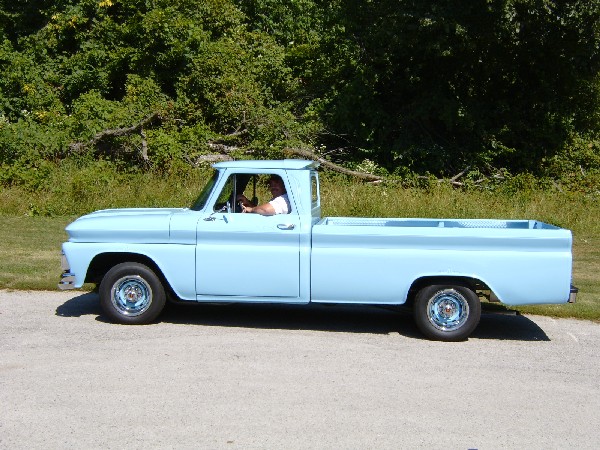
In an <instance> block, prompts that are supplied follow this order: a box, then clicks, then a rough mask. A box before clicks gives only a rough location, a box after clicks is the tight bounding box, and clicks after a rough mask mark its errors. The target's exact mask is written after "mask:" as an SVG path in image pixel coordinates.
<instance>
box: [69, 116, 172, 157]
mask: <svg viewBox="0 0 600 450" xmlns="http://www.w3.org/2000/svg"><path fill="white" fill-rule="evenodd" d="M160 120H162V117H161V116H160V113H158V112H155V113H152V114H150V115H149V116H147V117H146V118H144V119H142V120H141V121H140V122H138V123H137V124H135V125H132V126H130V127H125V128H112V129H108V130H103V131H101V132H100V133H97V134H96V135H95V136H94V137H93V138H92V139H91V140H89V141H88V142H75V143H72V144H70V145H69V152H70V153H78V152H81V151H83V150H84V149H85V148H86V147H88V146H94V147H96V146H98V144H99V143H100V142H102V141H103V140H104V139H107V138H112V137H121V136H129V135H131V134H139V135H140V137H141V138H142V150H141V152H140V153H141V157H142V159H143V160H144V161H146V162H148V143H147V141H146V134H145V133H144V127H146V126H149V125H152V124H153V122H155V121H160Z"/></svg>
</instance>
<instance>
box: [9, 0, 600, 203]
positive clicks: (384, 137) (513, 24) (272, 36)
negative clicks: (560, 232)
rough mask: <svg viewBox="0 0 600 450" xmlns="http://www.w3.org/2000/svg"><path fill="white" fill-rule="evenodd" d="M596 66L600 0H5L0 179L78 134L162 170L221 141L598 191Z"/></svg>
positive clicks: (264, 150) (399, 168) (405, 173)
mask: <svg viewBox="0 0 600 450" xmlns="http://www.w3.org/2000/svg"><path fill="white" fill-rule="evenodd" d="M599 74H600V0H585V1H584V0H564V1H563V0H561V1H558V0H475V1H471V2H462V1H457V0H425V1H420V2H414V1H412V0H381V1H377V2H372V1H370V2H365V1H362V0H360V1H358V0H332V1H323V0H294V1H292V0H284V1H280V0H277V1H276V0H178V1H176V2H173V1H169V0H155V1H151V2H150V1H147V0H56V1H52V2H50V1H47V0H40V1H37V2H29V1H25V0H15V1H11V2H8V1H5V0H2V1H0V164H1V165H2V172H3V173H2V175H0V182H1V183H2V184H4V185H7V184H22V185H26V186H35V185H36V183H37V181H35V180H36V178H38V175H36V174H35V173H36V172H37V173H43V172H44V169H43V167H44V164H46V163H45V162H42V161H41V160H46V162H48V161H49V162H50V163H51V164H53V163H54V162H56V161H58V160H61V159H64V158H71V157H73V154H72V153H73V152H72V148H73V147H72V146H71V144H74V143H82V146H80V147H78V149H79V150H78V151H79V152H81V151H84V152H88V153H89V155H87V156H85V157H89V158H92V159H98V158H105V159H111V160H114V161H118V160H120V161H121V163H122V164H124V165H129V166H135V167H138V168H144V167H145V168H146V169H148V168H149V169H151V170H164V171H169V170H171V169H170V168H171V167H175V166H178V165H179V164H183V163H188V164H189V163H192V164H193V163H195V162H196V161H197V160H198V157H199V156H201V155H203V154H206V153H212V152H214V151H215V150H214V148H215V144H217V145H226V146H227V148H229V149H230V151H233V155H234V156H236V157H244V155H247V154H248V153H250V152H251V153H252V156H253V157H280V156H282V155H283V154H284V153H283V149H285V148H286V147H294V146H298V147H303V148H306V147H313V148H316V149H319V151H320V152H321V153H323V154H326V155H330V157H331V158H332V159H336V161H337V162H341V163H343V164H345V165H347V166H348V167H358V168H365V169H366V170H368V171H373V172H374V173H377V174H384V175H386V174H395V176H400V177H403V178H404V179H407V178H411V177H412V179H413V180H415V182H416V183H417V184H423V183H426V181H424V180H426V178H422V177H423V176H427V174H431V175H432V178H436V179H437V178H439V177H443V176H446V177H448V176H453V175H455V174H456V173H459V172H462V171H464V170H465V168H467V167H469V168H470V169H469V170H468V172H469V173H470V174H471V175H469V176H470V177H471V178H469V176H467V177H466V180H464V181H465V183H467V182H469V180H471V182H474V181H476V178H475V177H476V176H480V175H483V176H489V175H490V174H491V173H492V172H494V171H496V169H494V168H504V169H505V170H506V172H507V173H512V174H515V176H517V177H518V176H519V174H521V173H527V174H532V175H533V176H535V177H536V178H540V177H542V178H547V179H552V180H554V182H555V183H556V184H557V185H559V186H560V188H561V189H569V190H582V191H584V192H586V193H594V192H596V191H597V190H598V186H599V184H600V175H599V174H598V170H599V169H598V167H599V161H598V150H599V147H598V141H599V140H600V76H599ZM152 115H157V116H158V117H159V119H157V120H156V121H154V122H153V123H151V124H148V125H147V126H145V128H144V130H143V132H140V130H136V131H135V132H132V133H130V134H127V135H123V136H119V137H111V138H106V139H104V140H102V142H99V143H98V142H95V143H94V144H89V145H83V144H86V143H88V142H89V141H90V140H92V139H93V138H94V137H95V136H97V134H98V133H100V132H102V131H104V130H111V129H113V130H114V129H121V128H130V127H133V126H135V125H136V124H138V123H140V122H141V121H142V120H143V119H144V118H146V117H150V116H152ZM142 147H143V148H144V149H146V148H147V153H148V157H149V159H150V164H147V163H145V162H143V161H141V160H140V158H139V155H140V151H141V149H142ZM81 149H83V150H81ZM232 149H237V150H232ZM337 149H342V150H343V151H340V152H334V150H337ZM336 154H337V155H344V156H343V157H337V158H336V157H334V156H331V155H336ZM77 157H82V155H78V156H77ZM366 161H369V163H366ZM29 170H31V171H32V174H29V175H28V174H26V172H27V171H29ZM509 178H510V177H505V179H509ZM543 183H546V182H545V181H544V182H543ZM492 184H493V183H492ZM546 184H547V183H546ZM515 186H516V185H515Z"/></svg>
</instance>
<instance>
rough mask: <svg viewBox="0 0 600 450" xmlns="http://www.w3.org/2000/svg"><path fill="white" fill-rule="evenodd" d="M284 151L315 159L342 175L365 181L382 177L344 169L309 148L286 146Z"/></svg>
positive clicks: (378, 179)
mask: <svg viewBox="0 0 600 450" xmlns="http://www.w3.org/2000/svg"><path fill="white" fill-rule="evenodd" d="M285 151H286V152H287V153H291V154H293V155H296V156H301V157H303V158H308V159H310V160H312V161H317V162H318V163H320V164H321V165H322V166H324V167H327V168H328V169H331V170H333V171H335V172H339V173H343V174H344V175H350V176H353V177H356V178H360V179H361V180H366V181H383V177H380V176H378V175H373V174H371V173H364V172H357V171H355V170H350V169H346V168H345V167H342V166H339V165H337V164H334V163H332V162H331V161H327V160H326V159H325V158H322V157H321V156H319V155H317V154H316V153H314V152H312V151H310V150H305V149H302V148H286V149H285Z"/></svg>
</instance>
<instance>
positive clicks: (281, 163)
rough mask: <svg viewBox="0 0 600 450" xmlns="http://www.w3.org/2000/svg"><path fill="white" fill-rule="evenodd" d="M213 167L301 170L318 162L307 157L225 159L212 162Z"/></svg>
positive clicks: (315, 166)
mask: <svg viewBox="0 0 600 450" xmlns="http://www.w3.org/2000/svg"><path fill="white" fill-rule="evenodd" d="M213 167H214V168H215V169H226V168H234V169H267V170H271V169H286V170H302V169H316V168H317V167H319V163H318V162H316V161H309V160H307V159H267V160H250V161H225V162H219V163H215V164H213Z"/></svg>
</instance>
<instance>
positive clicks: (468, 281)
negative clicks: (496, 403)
mask: <svg viewBox="0 0 600 450" xmlns="http://www.w3.org/2000/svg"><path fill="white" fill-rule="evenodd" d="M433 284H458V285H462V286H466V287H468V288H469V289H472V290H473V291H474V292H475V293H478V291H487V290H489V289H490V288H489V287H488V286H487V285H486V284H485V283H483V282H482V281H481V280H478V279H477V278H472V277H462V276H457V277H453V276H428V277H421V278H417V279H416V280H415V281H413V284H412V285H411V286H410V289H409V291H408V298H407V300H406V304H407V305H412V303H413V301H414V298H415V295H417V292H419V291H420V290H421V289H423V288H424V287H426V286H431V285H433ZM478 295H479V294H478Z"/></svg>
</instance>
